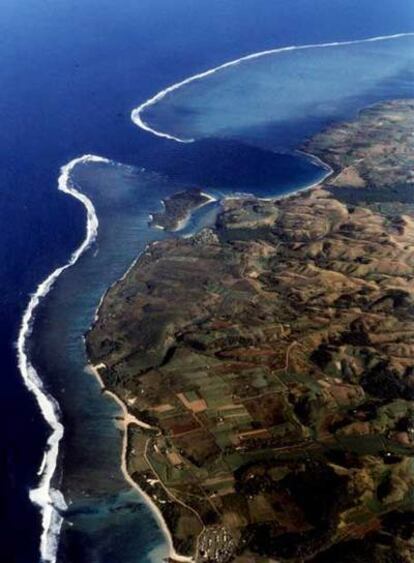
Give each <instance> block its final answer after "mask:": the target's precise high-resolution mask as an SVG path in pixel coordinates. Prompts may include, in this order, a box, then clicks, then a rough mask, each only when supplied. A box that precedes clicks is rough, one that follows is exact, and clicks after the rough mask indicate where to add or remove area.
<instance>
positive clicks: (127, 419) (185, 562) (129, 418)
mask: <svg viewBox="0 0 414 563" xmlns="http://www.w3.org/2000/svg"><path fill="white" fill-rule="evenodd" d="M98 368H99V364H98V365H97V366H94V365H92V364H90V363H89V364H87V366H86V367H85V371H86V372H87V373H89V374H91V375H93V376H95V377H96V379H97V380H98V383H99V385H100V387H101V389H102V393H103V394H105V395H108V396H109V397H111V399H113V400H114V401H115V403H116V404H117V405H118V406H119V407H120V408H121V411H122V422H123V428H122V453H121V464H120V467H121V471H122V474H123V476H124V478H125V480H126V482H127V483H129V484H130V485H131V486H132V487H133V488H134V489H135V490H136V491H137V492H138V493H139V494H140V496H141V497H142V499H143V502H144V503H145V504H146V506H147V507H148V508H149V510H150V511H151V513H152V514H153V515H154V517H155V519H156V521H157V524H158V525H159V527H160V529H161V532H162V533H163V535H164V537H165V538H166V540H167V544H168V551H169V553H168V557H169V558H170V559H172V560H173V561H177V562H182V563H194V559H193V558H192V557H186V556H184V555H180V554H179V553H177V552H176V551H175V548H174V543H173V539H172V534H171V532H170V530H169V528H168V526H167V524H166V522H165V520H164V517H163V515H162V512H161V510H160V509H159V508H158V506H157V505H156V504H155V503H154V502H153V500H152V499H151V497H150V496H149V495H148V494H147V493H146V492H145V491H144V490H143V489H141V487H140V486H139V485H138V484H137V483H136V482H135V481H134V480H133V479H132V477H131V476H130V474H129V473H128V468H127V452H128V427H129V425H131V424H136V425H137V426H140V427H141V428H145V429H147V430H148V429H150V428H152V427H151V426H150V425H148V424H146V423H145V422H142V421H140V420H138V419H137V418H136V417H134V416H133V415H131V414H130V413H129V412H128V408H127V406H126V405H125V403H124V402H123V401H122V400H121V399H120V398H119V397H118V395H116V394H115V393H114V392H113V391H110V390H109V389H107V388H106V387H105V385H104V382H103V380H102V378H101V376H100V375H99V372H98Z"/></svg>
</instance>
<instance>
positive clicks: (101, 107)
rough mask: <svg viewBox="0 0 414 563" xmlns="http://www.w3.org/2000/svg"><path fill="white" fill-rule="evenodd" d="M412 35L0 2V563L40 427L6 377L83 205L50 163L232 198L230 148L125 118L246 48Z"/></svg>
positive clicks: (377, 17) (352, 15)
mask: <svg viewBox="0 0 414 563" xmlns="http://www.w3.org/2000/svg"><path fill="white" fill-rule="evenodd" d="M411 29H414V8H413V6H412V2H411V1H410V0H404V1H403V0H392V1H391V0H383V1H381V2H380V3H379V2H378V1H374V0H369V1H368V0H362V1H361V0H359V1H356V0H349V1H347V2H344V1H342V0H329V1H328V0H314V1H312V2H310V1H309V0H301V1H299V0H290V1H289V2H279V1H274V0H246V1H244V2H240V1H238V0H209V1H208V2H207V1H204V0H186V1H183V0H144V1H140V2H139V3H138V2H136V1H133V0H125V1H123V2H122V3H121V2H114V1H113V0H101V1H99V2H98V1H97V0H82V2H81V1H69V0H67V1H65V0H58V1H54V2H52V1H51V0H43V1H39V0H37V1H34V0H24V1H23V0H4V1H3V2H2V6H1V18H0V57H1V61H2V64H1V67H0V77H1V78H0V114H1V125H2V126H1V128H0V161H1V166H0V186H1V192H0V278H1V288H2V291H1V297H0V299H1V306H0V310H1V314H2V318H1V323H0V330H1V335H0V346H1V358H2V364H1V365H2V370H1V374H2V381H1V393H0V417H1V420H0V545H1V548H2V560H4V561H5V562H10V563H14V562H18V563H32V562H35V561H38V543H39V535H40V530H39V519H38V516H37V514H38V513H37V509H36V508H34V507H33V506H32V505H31V504H30V502H29V500H28V489H29V488H30V487H32V486H34V485H35V483H36V471H37V469H38V466H39V463H40V460H41V458H42V452H43V447H44V443H45V439H46V427H45V425H44V423H43V421H42V418H41V416H40V413H39V411H38V408H37V406H36V404H35V402H34V400H33V398H32V397H31V396H30V395H29V394H28V393H27V391H26V390H25V388H24V386H23V384H22V381H21V378H20V375H19V373H18V371H17V369H16V355H15V349H14V342H15V340H16V336H17V331H18V328H19V323H20V319H21V315H22V313H23V310H24V307H25V306H26V304H27V301H28V298H29V294H30V292H32V291H34V290H35V288H36V286H37V285H38V283H39V282H40V281H41V280H42V279H44V278H45V277H46V275H47V274H48V273H49V272H50V271H51V270H53V269H54V268H56V267H57V266H58V265H60V264H63V263H65V262H66V261H67V259H68V256H69V255H70V253H71V251H72V250H73V249H74V248H75V247H76V246H77V245H78V244H79V243H80V242H81V240H82V239H83V236H84V227H85V214H84V209H83V208H82V206H81V205H80V204H79V203H78V202H76V201H75V200H73V199H72V198H69V197H67V196H64V195H63V194H61V193H59V192H57V190H56V180H57V176H58V173H59V167H60V166H61V165H63V164H65V163H66V162H67V161H69V160H71V159H72V158H73V157H75V156H78V155H81V154H84V153H88V152H91V153H94V154H101V155H103V156H106V157H108V158H111V159H114V160H118V161H120V162H126V163H131V164H135V165H138V166H146V167H148V168H152V169H155V170H159V171H161V172H165V173H168V174H169V175H170V176H173V177H176V179H177V180H179V181H184V180H185V181H187V182H188V181H196V182H203V181H205V182H206V183H207V184H211V185H213V184H219V185H220V183H222V182H226V183H228V182H230V183H231V182H232V181H234V186H230V187H234V188H235V189H239V188H242V187H243V185H242V184H243V182H241V180H240V178H241V175H240V174H241V172H240V166H239V163H238V162H237V158H240V161H241V162H242V163H243V164H245V160H246V159H245V153H244V152H243V151H241V149H237V150H236V151H235V150H233V149H232V147H230V146H224V145H223V146H221V148H220V149H218V148H217V147H218V145H217V144H214V143H213V145H212V146H210V147H209V146H205V145H204V146H201V147H200V146H196V147H194V146H193V147H182V148H180V149H178V148H177V146H175V145H172V144H171V143H170V142H168V141H162V140H160V139H155V138H154V137H152V136H150V135H148V134H146V133H144V132H142V131H140V130H139V129H137V128H136V127H135V126H134V125H133V124H132V123H131V121H130V117H129V114H130V111H131V109H132V108H133V107H135V106H136V105H138V104H139V103H140V102H142V101H143V100H145V99H146V98H148V97H149V96H151V95H153V94H154V93H156V92H157V91H158V90H160V89H162V88H164V87H165V86H167V85H169V84H170V83H174V82H176V81H178V80H181V79H183V78H185V77H186V76H188V75H191V74H194V73H195V72H199V71H200V70H204V69H207V68H210V67H212V66H216V65H218V64H220V63H222V62H224V61H226V60H229V59H233V58H237V57H239V56H242V55H244V54H248V53H250V52H253V51H260V50H263V49H267V48H274V47H277V46H283V45H289V44H297V43H310V42H312V43H313V42H326V41H334V40H348V39H357V38H360V37H366V36H370V35H384V34H392V33H398V32H401V31H409V30H411ZM207 144H208V143H207ZM239 150H240V154H239V153H238V151H239ZM229 154H231V158H232V162H233V165H232V166H229V165H228V158H226V157H227V156H228V155H229ZM240 155H242V156H240ZM249 155H250V156H249V158H251V159H252V160H251V167H247V170H245V173H246V175H247V177H249V178H250V184H249V186H250V187H251V189H252V191H254V188H255V187H256V188H257V186H255V182H254V174H252V172H251V171H252V170H254V166H255V162H256V161H255V158H256V157H255V155H253V154H251V153H249ZM207 156H208V157H207ZM212 162H217V166H213V165H212ZM282 162H283V165H284V166H286V160H285V159H284V158H283V159H282V160H281V161H280V163H279V164H280V165H281V164H282ZM158 163H159V164H158ZM268 170H269V172H268V174H264V176H265V177H264V178H262V182H263V185H268V187H270V186H269V184H267V182H270V183H271V181H272V178H274V174H275V173H274V170H273V168H272V166H269V168H268ZM295 170H296V169H295V167H292V166H291V167H289V166H286V167H285V169H284V171H283V174H282V178H281V177H280V174H279V176H278V177H279V180H281V179H282V180H283V179H284V180H285V183H287V184H289V185H292V187H293V186H294V185H295V183H297V182H298V181H299V183H300V182H301V180H303V179H304V178H303V177H302V178H298V177H297V176H296V174H295V173H294V172H295ZM229 185H230V184H229ZM142 525H143V527H145V522H143V524H142ZM152 533H153V532H152V531H151V530H150V532H149V534H150V535H151V534H152ZM144 537H145V534H144ZM22 538H24V541H22ZM143 553H145V545H143ZM78 561H80V560H79V559H78ZM96 561H98V562H99V561H100V559H99V554H98V555H97V559H96ZM136 561H137V562H139V561H144V555H143V556H142V557H141V555H140V554H137V556H136ZM73 563H77V559H76V558H75V559H73Z"/></svg>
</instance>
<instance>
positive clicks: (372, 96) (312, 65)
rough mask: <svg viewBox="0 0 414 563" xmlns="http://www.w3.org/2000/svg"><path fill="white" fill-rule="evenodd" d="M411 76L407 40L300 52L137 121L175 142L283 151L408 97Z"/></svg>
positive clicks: (199, 85)
mask: <svg viewBox="0 0 414 563" xmlns="http://www.w3.org/2000/svg"><path fill="white" fill-rule="evenodd" d="M413 73H414V37H413V36H405V37H400V38H394V39H388V40H381V41H376V42H366V43H358V44H352V45H342V46H341V45H339V46H328V47H312V48H305V49H303V48H298V49H295V50H290V51H284V52H276V53H273V54H268V55H266V56H262V57H259V58H256V59H251V60H245V61H240V62H239V63H238V64H235V65H232V66H229V67H226V68H222V69H220V70H217V72H215V73H213V74H210V75H208V76H205V77H203V78H200V79H197V80H194V81H191V82H189V83H187V84H185V85H183V86H181V87H180V88H178V89H176V90H173V91H171V92H169V93H167V94H166V95H165V97H163V98H162V99H160V100H159V101H157V102H156V103H154V104H153V105H150V106H148V107H146V108H145V109H144V110H143V112H142V115H141V117H142V119H143V121H144V122H145V123H147V124H148V125H149V126H150V127H151V128H152V129H154V130H156V131H158V132H161V133H166V134H169V135H172V136H174V137H177V138H179V139H184V140H185V139H200V138H204V137H211V136H213V137H224V138H232V139H238V140H243V141H245V142H246V141H247V142H250V143H252V144H258V145H260V146H266V147H271V148H275V147H279V148H280V147H282V148H283V149H286V148H288V147H294V146H296V145H297V144H298V143H300V142H301V141H302V140H303V138H304V137H306V136H309V135H311V134H313V133H314V132H315V131H317V130H318V129H320V127H321V125H324V124H327V123H329V122H331V121H332V120H338V119H343V118H345V117H348V116H350V115H352V114H354V113H355V111H356V110H358V109H359V108H361V107H363V106H366V105H368V104H372V103H374V102H377V101H380V100H384V99H387V98H390V97H393V98H395V97H404V96H410V95H412V93H413V84H412V76H413Z"/></svg>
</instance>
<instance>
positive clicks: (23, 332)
mask: <svg viewBox="0 0 414 563" xmlns="http://www.w3.org/2000/svg"><path fill="white" fill-rule="evenodd" d="M83 162H106V163H108V162H110V161H109V160H107V159H105V158H101V157H99V156H94V155H84V156H82V157H80V158H75V159H74V160H72V161H71V162H69V163H68V164H66V165H65V166H63V167H62V168H61V170H60V176H59V180H58V189H59V190H60V191H62V192H65V193H67V194H69V195H71V196H72V197H74V198H76V199H78V200H79V201H80V202H81V203H82V204H83V205H84V206H85V208H86V212H87V224H86V237H85V240H84V241H83V242H82V244H81V245H80V246H79V247H78V248H77V250H75V251H74V252H73V253H72V255H71V257H70V259H69V261H68V262H67V263H66V264H65V265H64V266H61V267H59V268H57V269H56V270H54V271H53V272H52V273H51V274H50V275H49V276H48V277H47V278H46V279H45V280H44V281H43V282H42V283H41V284H39V286H38V287H37V289H36V291H35V293H34V294H33V295H32V296H31V298H30V301H29V303H28V305H27V307H26V310H25V312H24V314H23V318H22V321H21V325H20V330H19V335H18V339H17V359H18V366H19V370H20V372H21V374H22V377H23V381H24V384H25V386H26V387H27V389H28V390H29V391H30V392H31V393H33V395H34V396H35V398H36V401H37V403H38V405H39V408H40V410H41V412H42V415H43V417H44V419H45V420H46V422H47V424H48V425H49V427H50V429H51V434H50V436H49V437H48V440H47V444H46V449H45V453H44V456H43V460H42V463H41V465H40V468H39V471H38V473H37V474H38V475H39V477H40V480H39V485H38V486H37V487H36V488H35V489H32V490H31V491H30V493H29V496H30V499H31V501H32V502H33V503H34V504H36V505H37V506H39V507H40V513H41V518H42V535H41V538H40V557H41V561H42V562H43V563H55V561H56V555H57V549H58V541H59V533H60V529H61V526H62V521H63V518H62V516H61V511H62V510H64V509H65V508H66V503H65V500H64V498H63V495H62V493H61V492H60V491H59V490H57V489H55V488H53V487H52V484H51V482H52V478H53V475H54V473H55V470H56V465H57V458H58V453H59V443H60V441H61V439H62V436H63V431H64V429H63V425H62V423H61V422H60V408H59V405H58V403H57V401H56V399H54V397H52V396H51V395H50V394H49V393H48V392H47V390H46V389H45V387H44V385H43V382H42V380H41V379H40V377H39V375H38V373H37V372H36V370H35V368H34V367H33V365H32V363H31V361H30V357H29V352H28V340H29V338H30V336H31V334H32V329H33V320H34V317H35V313H36V309H37V307H38V305H39V303H40V302H41V301H42V299H43V298H44V297H45V296H46V295H47V294H48V293H49V291H50V290H51V289H52V287H53V285H54V283H55V282H56V280H57V278H58V277H59V276H60V274H61V273H62V272H63V271H64V270H66V269H67V268H70V267H71V266H73V265H74V264H75V263H76V262H77V260H78V259H79V257H80V256H81V255H82V254H83V253H84V252H85V250H86V249H87V248H88V247H89V246H90V245H91V244H92V242H93V241H94V240H95V238H96V235H97V232H98V224H99V223H98V217H97V215H96V212H95V208H94V206H93V204H92V202H91V200H90V199H89V198H88V197H86V195H84V194H82V193H81V192H79V191H78V190H77V189H75V187H74V186H73V185H72V183H71V180H70V174H71V172H72V170H73V169H74V167H75V166H76V165H77V164H79V163H83Z"/></svg>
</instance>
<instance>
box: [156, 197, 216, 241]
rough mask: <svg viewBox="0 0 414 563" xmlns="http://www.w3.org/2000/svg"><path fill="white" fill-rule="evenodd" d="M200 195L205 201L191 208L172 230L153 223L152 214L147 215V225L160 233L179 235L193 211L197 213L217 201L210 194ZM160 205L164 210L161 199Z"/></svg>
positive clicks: (163, 203)
mask: <svg viewBox="0 0 414 563" xmlns="http://www.w3.org/2000/svg"><path fill="white" fill-rule="evenodd" d="M200 195H202V196H204V197H205V198H207V201H203V202H202V203H200V204H199V205H196V206H195V207H192V208H191V209H190V210H189V211H188V212H187V213H186V216H185V217H184V218H183V219H180V220H179V221H178V222H177V226H176V227H175V228H174V229H166V228H165V227H163V226H162V225H159V224H157V223H153V221H154V218H153V215H152V213H150V215H149V225H150V227H151V228H152V229H159V230H160V231H164V232H168V233H178V234H179V233H180V231H182V230H183V229H185V227H186V226H187V225H188V223H189V221H190V219H191V216H192V214H193V213H194V211H197V210H198V209H201V208H202V207H205V206H206V205H208V204H209V203H213V202H215V201H218V199H217V198H216V197H214V196H212V195H211V194H209V193H207V192H200ZM161 204H162V205H163V206H164V208H165V202H164V200H163V199H162V200H161Z"/></svg>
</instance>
